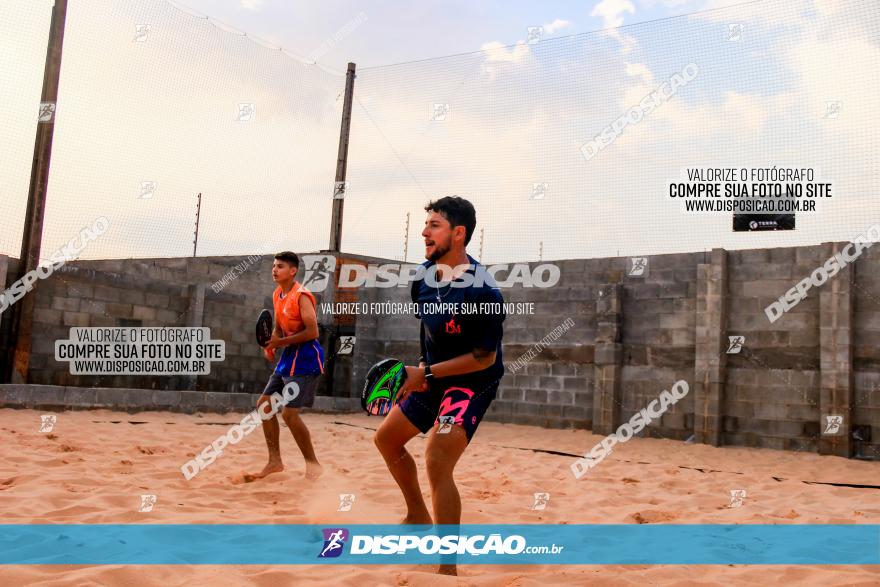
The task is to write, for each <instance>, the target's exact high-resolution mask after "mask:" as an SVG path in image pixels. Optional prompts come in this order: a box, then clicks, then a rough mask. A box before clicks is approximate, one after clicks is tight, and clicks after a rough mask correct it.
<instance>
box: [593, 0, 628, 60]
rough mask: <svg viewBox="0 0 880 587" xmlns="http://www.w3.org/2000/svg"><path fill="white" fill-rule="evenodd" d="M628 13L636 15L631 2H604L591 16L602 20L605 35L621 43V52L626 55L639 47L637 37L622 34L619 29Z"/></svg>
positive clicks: (599, 4)
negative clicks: (625, 14)
mask: <svg viewBox="0 0 880 587" xmlns="http://www.w3.org/2000/svg"><path fill="white" fill-rule="evenodd" d="M627 12H628V13H629V14H635V13H636V7H635V6H633V3H632V2H630V0H602V1H601V2H599V3H598V4H596V6H595V7H593V12H591V13H590V16H599V17H601V18H602V26H603V27H604V28H605V29H607V30H605V31H604V34H605V35H607V36H609V37H611V38H613V39H617V41H619V42H620V52H621V53H622V54H624V55H626V54H627V53H631V52H632V51H633V50H634V49H635V48H636V47H637V46H638V42H637V41H636V39H635V37H633V36H630V35H624V34H621V32H620V31H619V30H618V27H620V26H621V25H623V15H624V13H627Z"/></svg>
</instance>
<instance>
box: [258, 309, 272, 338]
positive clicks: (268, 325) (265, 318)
mask: <svg viewBox="0 0 880 587" xmlns="http://www.w3.org/2000/svg"><path fill="white" fill-rule="evenodd" d="M271 338H272V312H270V311H269V310H265V309H264V310H262V311H261V312H260V316H259V317H258V318H257V344H258V345H260V346H261V347H265V346H266V344H268V342H269V340H271Z"/></svg>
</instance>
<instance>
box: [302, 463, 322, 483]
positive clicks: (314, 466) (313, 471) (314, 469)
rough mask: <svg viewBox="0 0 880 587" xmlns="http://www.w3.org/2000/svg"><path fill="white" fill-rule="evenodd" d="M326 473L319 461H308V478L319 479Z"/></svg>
mask: <svg viewBox="0 0 880 587" xmlns="http://www.w3.org/2000/svg"><path fill="white" fill-rule="evenodd" d="M322 473H324V467H322V466H321V464H320V463H319V462H318V461H314V462H311V461H306V479H317V478H318V477H320V476H321V474H322Z"/></svg>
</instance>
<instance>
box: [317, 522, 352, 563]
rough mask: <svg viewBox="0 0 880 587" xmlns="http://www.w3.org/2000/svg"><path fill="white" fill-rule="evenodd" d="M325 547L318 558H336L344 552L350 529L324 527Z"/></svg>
mask: <svg viewBox="0 0 880 587" xmlns="http://www.w3.org/2000/svg"><path fill="white" fill-rule="evenodd" d="M321 532H323V533H324V547H323V548H322V549H321V553H320V554H319V555H318V558H336V557H338V556H339V555H341V554H342V551H343V547H344V546H345V541H346V540H348V530H346V529H345V528H324V529H323V530H321Z"/></svg>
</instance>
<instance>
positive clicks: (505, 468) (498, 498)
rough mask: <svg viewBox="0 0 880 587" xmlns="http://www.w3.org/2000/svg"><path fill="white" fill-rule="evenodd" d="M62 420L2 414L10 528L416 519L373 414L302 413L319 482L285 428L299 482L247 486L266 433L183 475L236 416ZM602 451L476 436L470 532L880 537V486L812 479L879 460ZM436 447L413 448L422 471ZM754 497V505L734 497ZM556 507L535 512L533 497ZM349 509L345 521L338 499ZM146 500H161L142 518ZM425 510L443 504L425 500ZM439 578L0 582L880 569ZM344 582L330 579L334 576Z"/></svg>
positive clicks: (528, 569)
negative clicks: (675, 529) (349, 498)
mask: <svg viewBox="0 0 880 587" xmlns="http://www.w3.org/2000/svg"><path fill="white" fill-rule="evenodd" d="M45 413H49V412H37V411H32V410H8V409H6V410H0V437H2V438H3V442H2V443H0V520H2V523H5V524H16V523H19V524H21V523H68V524H69V523H77V524H87V523H88V524H98V523H101V524H107V523H176V524H185V523H198V524H217V523H227V524H236V523H249V524H271V523H285V524H339V525H343V524H352V523H397V522H399V521H400V519H401V518H402V517H403V514H404V507H403V505H402V501H401V497H400V493H399V490H398V489H397V486H396V485H395V484H394V482H393V480H392V479H391V477H390V476H389V474H388V471H387V469H386V468H385V466H384V462H383V461H382V459H381V457H380V456H379V454H378V452H377V451H376V449H375V447H374V445H373V443H372V435H373V432H372V430H370V429H369V428H375V427H376V426H377V425H378V423H379V419H378V418H370V417H367V416H362V415H340V414H306V415H305V418H306V421H307V423H308V425H309V427H310V429H311V431H312V437H313V441H314V444H315V448H316V451H317V454H318V458H319V459H320V460H321V462H322V464H323V465H324V475H323V477H322V478H321V479H320V480H319V481H308V480H306V479H305V478H304V477H303V472H304V466H303V463H302V458H301V456H300V455H299V451H298V450H297V448H296V445H295V443H294V441H293V438H292V437H291V436H290V433H289V431H288V430H287V429H286V428H284V427H282V430H281V433H282V436H281V447H282V455H283V456H284V459H285V465H286V470H285V471H284V472H283V473H279V474H276V475H272V476H270V477H268V478H267V479H264V480H261V481H257V482H254V483H248V484H235V483H233V482H232V481H233V479H234V478H235V477H236V476H238V475H240V474H241V472H242V471H246V470H247V471H254V470H259V469H260V468H261V467H262V465H263V464H264V462H265V459H266V448H265V442H264V440H263V437H262V433H261V432H260V431H259V429H258V430H256V431H254V433H253V434H251V435H250V436H248V437H246V438H245V439H244V440H243V441H242V442H240V443H239V444H238V445H235V446H234V447H233V448H232V449H228V450H227V451H225V452H224V454H223V455H222V456H221V457H220V458H219V459H218V460H217V461H215V462H214V463H213V464H212V465H210V466H209V467H208V468H207V469H205V470H204V471H202V472H201V473H200V474H199V475H197V476H196V477H195V478H193V479H192V480H190V481H187V480H185V479H184V477H183V475H182V474H181V472H180V466H181V465H182V464H183V463H184V462H185V461H187V460H189V459H190V458H192V457H193V456H194V455H195V453H196V452H198V451H200V450H201V449H202V448H203V447H204V446H205V445H207V444H208V443H210V442H211V441H212V440H214V439H215V438H216V437H217V436H218V435H220V434H222V433H224V432H225V431H226V430H227V428H228V426H229V425H231V424H232V423H234V422H237V421H238V420H239V419H240V418H241V415H236V414H226V415H217V414H197V415H195V416H193V415H184V414H172V413H164V412H149V413H138V414H126V413H120V412H111V411H106V410H96V411H78V412H59V413H56V416H57V421H56V423H55V425H54V429H53V431H52V432H51V433H46V432H40V431H39V429H40V415H41V414H45ZM599 439H600V438H599V437H598V436H596V435H593V434H591V433H589V432H587V431H582V430H578V431H573V430H545V429H542V428H536V427H531V426H519V425H510V424H497V423H492V422H484V423H483V424H481V426H480V428H479V430H478V432H477V434H476V436H475V438H474V440H473V442H472V443H471V445H470V447H469V448H468V450H467V452H466V453H465V455H464V457H463V458H462V460H461V462H460V463H459V465H458V468H457V471H456V480H457V483H458V487H459V490H460V492H461V495H462V501H463V514H462V522H463V523H501V522H503V523H532V524H535V523H545V524H548V523H552V524H566V523H568V524H573V523H585V524H586V523H601V524H636V523H648V524H650V523H689V524H694V523H701V524H702V523H704V524H734V523H745V524H749V523H770V524H805V523H814V524H832V523H841V524H842V523H856V524H880V490H877V489H857V488H848V487H835V486H831V485H821V484H808V483H804V481H813V482H832V483H841V482H842V483H853V484H873V485H876V484H880V462H864V461H854V460H849V459H843V458H839V457H828V456H818V455H815V454H807V453H797V452H783V451H774V450H762V449H751V448H749V449H746V448H735V447H725V448H714V447H710V446H704V445H696V444H685V443H683V442H679V441H670V440H658V439H642V438H635V439H633V440H631V441H630V442H628V443H626V444H625V445H620V446H619V447H618V448H616V449H615V451H614V453H613V454H612V455H611V456H610V457H608V458H607V459H606V460H605V461H604V462H602V463H601V464H600V465H599V466H597V467H596V468H595V469H594V470H593V471H591V472H590V473H589V474H588V475H587V476H586V477H584V478H582V479H580V480H576V479H574V477H573V476H572V475H571V472H570V470H569V465H570V464H571V463H572V461H573V460H574V459H573V458H572V457H568V456H559V455H552V454H547V453H543V452H535V451H533V450H531V449H545V450H553V451H562V452H569V453H576V454H582V453H583V452H585V451H587V450H588V449H589V448H590V447H592V446H593V445H594V444H595V443H596V442H597V441H598V440H599ZM425 444H426V441H425V438H424V437H417V438H415V439H413V441H411V442H410V445H409V448H410V450H411V452H412V453H413V454H414V456H415V457H416V459H417V462H418V463H419V467H420V477H421V481H422V490H423V492H424V493H425V495H426V497H427V496H428V484H427V478H426V476H425V472H424V466H423V465H424V458H423V457H424V448H425ZM732 489H745V490H746V491H747V496H746V498H745V500H744V501H743V504H742V506H740V507H736V508H730V507H728V505H729V503H730V491H731V490H732ZM536 492H548V493H550V501H549V503H548V505H547V507H546V509H545V510H543V511H534V510H532V509H531V506H532V505H533V502H534V499H533V496H534V493H536ZM340 493H353V494H355V496H356V500H355V504H354V507H353V508H352V510H351V511H349V512H337V511H336V510H337V507H338V505H339V500H338V494H340ZM141 494H155V495H156V496H157V501H156V504H155V506H154V507H153V510H152V511H150V512H139V511H138V508H139V507H140V505H141V500H140V495H141ZM428 503H429V504H430V501H428ZM459 572H460V576H459V577H458V578H454V577H442V576H437V575H435V574H433V572H432V569H431V568H429V567H425V566H417V565H408V566H407V565H400V566H366V565H365V566H362V567H357V566H353V565H350V566H349V565H334V566H332V567H327V566H281V565H278V566H256V565H228V566H220V565H209V566H201V565H197V566H182V565H179V566H175V565H166V566H155V565H145V566H121V565H108V566H50V565H35V566H5V567H0V584H2V585H77V586H79V585H151V586H152V585H155V586H157V587H158V586H161V587H171V586H176V585H211V586H225V585H258V586H269V585H273V586H274V585H346V586H352V587H368V586H373V585H410V586H420V585H478V586H487V587H489V586H493V587H494V586H529V585H725V586H730V585H754V584H760V585H795V584H797V585H880V566H743V565H736V566H733V565H690V566H672V565H662V566H621V565H602V566H599V565H578V566H554V565H546V566H531V565H529V566H525V565H523V566H486V565H473V566H461V567H460V568H459ZM331 573H332V574H331Z"/></svg>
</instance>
